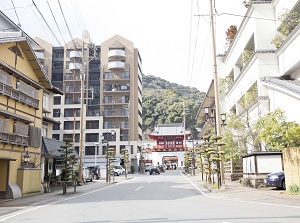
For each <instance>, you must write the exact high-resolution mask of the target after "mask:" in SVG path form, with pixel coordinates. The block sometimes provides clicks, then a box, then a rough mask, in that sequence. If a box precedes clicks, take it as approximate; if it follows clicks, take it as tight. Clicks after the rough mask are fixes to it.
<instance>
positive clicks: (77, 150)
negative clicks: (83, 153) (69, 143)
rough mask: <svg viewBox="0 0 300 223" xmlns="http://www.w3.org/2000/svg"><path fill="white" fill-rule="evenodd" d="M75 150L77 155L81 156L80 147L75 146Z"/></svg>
mask: <svg viewBox="0 0 300 223" xmlns="http://www.w3.org/2000/svg"><path fill="white" fill-rule="evenodd" d="M74 149H75V151H76V152H77V154H79V146H75V147H74Z"/></svg>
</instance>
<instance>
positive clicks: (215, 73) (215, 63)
mask: <svg viewBox="0 0 300 223" xmlns="http://www.w3.org/2000/svg"><path fill="white" fill-rule="evenodd" d="M210 18H211V21H210V22H211V33H212V50H213V52H212V54H213V66H214V92H215V112H216V115H215V121H216V126H215V127H216V133H217V136H220V135H221V122H220V118H221V115H220V108H219V103H220V102H219V88H218V87H219V85H218V74H217V58H216V42H215V27H214V14H213V1H212V0H210ZM221 150H222V148H221V146H219V151H221ZM220 164H221V166H220V172H221V181H222V184H225V179H224V165H223V160H221V163H220Z"/></svg>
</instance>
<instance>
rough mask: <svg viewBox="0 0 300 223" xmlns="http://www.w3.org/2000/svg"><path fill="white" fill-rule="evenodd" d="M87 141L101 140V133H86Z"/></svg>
mask: <svg viewBox="0 0 300 223" xmlns="http://www.w3.org/2000/svg"><path fill="white" fill-rule="evenodd" d="M85 141H86V142H99V134H98V133H86V134H85Z"/></svg>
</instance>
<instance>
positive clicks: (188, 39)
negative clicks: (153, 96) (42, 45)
mask: <svg viewBox="0 0 300 223" xmlns="http://www.w3.org/2000/svg"><path fill="white" fill-rule="evenodd" d="M33 2H34V3H35V5H36V6H37V8H36V7H35V6H34V4H33ZM58 2H60V5H61V8H62V11H63V14H64V17H65V19H66V21H67V24H68V26H69V30H70V32H69V31H68V28H67V26H66V24H65V22H64V19H63V16H62V12H61V9H60V6H59V4H58ZM242 2H243V1H242V0H215V9H216V11H217V14H218V15H217V16H216V45H217V54H220V53H224V51H225V48H224V46H225V43H226V40H225V32H226V30H227V28H228V27H229V26H230V25H236V26H238V27H239V25H240V23H241V21H242V17H241V16H242V15H244V14H245V12H246V8H245V7H244V6H243V4H242ZM48 3H49V5H50V7H49V5H48ZM209 4H210V0H198V1H197V0H34V1H32V0H1V1H0V10H1V11H2V12H3V13H5V14H6V15H7V16H8V17H9V18H10V19H11V20H13V21H14V22H15V23H17V24H18V23H20V24H21V28H22V29H23V30H24V31H25V32H26V33H27V34H29V35H30V36H31V37H33V38H34V37H36V36H39V37H41V38H43V39H45V40H46V41H48V42H50V43H52V44H53V45H56V46H59V44H61V45H63V44H64V42H69V41H70V40H71V36H73V37H81V33H82V30H84V29H87V30H88V31H89V32H90V35H91V38H92V41H93V42H94V43H96V44H101V43H102V42H104V41H105V40H107V39H108V38H110V37H112V36H114V35H115V34H119V35H121V36H123V37H124V38H126V39H128V40H130V41H132V42H133V43H134V45H135V47H136V48H138V49H139V51H140V54H141V57H142V61H143V66H142V70H143V73H144V74H145V75H154V76H157V77H160V78H163V79H165V80H167V81H170V82H174V83H178V84H181V85H184V86H191V87H196V88H197V89H199V90H200V91H203V92H206V91H207V89H208V86H209V83H210V81H211V80H212V79H213V69H212V68H213V67H212V50H211V42H212V41H211V40H212V37H211V32H210V17H209V14H210V7H209ZM14 7H15V9H14ZM50 8H51V10H52V13H53V15H54V18H55V19H54V18H53V16H52V13H51V10H50ZM39 12H40V13H41V14H42V16H43V17H44V18H45V20H46V21H47V23H48V25H49V26H50V27H51V30H52V31H53V33H54V35H55V36H54V35H53V34H52V33H51V31H50V29H49V28H48V27H47V25H46V24H45V22H44V21H43V19H42V16H41V15H40V13H39ZM222 13H223V14H222ZM226 13H227V14H234V15H236V16H234V15H227V14H226ZM55 21H56V22H57V24H58V27H59V28H58V27H57V25H56V22H55ZM70 33H71V34H70ZM56 39H58V41H57V40H56Z"/></svg>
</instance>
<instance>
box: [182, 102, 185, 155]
mask: <svg viewBox="0 0 300 223" xmlns="http://www.w3.org/2000/svg"><path fill="white" fill-rule="evenodd" d="M182 115H183V143H184V152H186V135H185V115H186V114H185V104H184V102H183V113H182Z"/></svg>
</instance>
